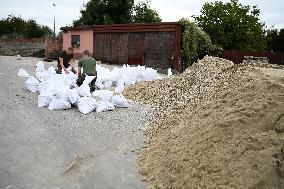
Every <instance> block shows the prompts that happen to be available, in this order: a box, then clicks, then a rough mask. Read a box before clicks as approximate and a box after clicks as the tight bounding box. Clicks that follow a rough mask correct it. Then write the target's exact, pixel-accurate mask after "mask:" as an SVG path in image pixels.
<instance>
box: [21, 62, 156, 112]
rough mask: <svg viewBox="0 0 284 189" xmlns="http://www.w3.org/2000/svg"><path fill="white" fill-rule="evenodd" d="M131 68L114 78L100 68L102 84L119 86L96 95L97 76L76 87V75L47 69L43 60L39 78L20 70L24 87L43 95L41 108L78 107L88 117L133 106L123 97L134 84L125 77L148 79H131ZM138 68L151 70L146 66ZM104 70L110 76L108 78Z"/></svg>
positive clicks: (106, 70) (115, 75)
mask: <svg viewBox="0 0 284 189" xmlns="http://www.w3.org/2000/svg"><path fill="white" fill-rule="evenodd" d="M128 69H129V70H135V69H133V68H130V67H127V66H125V67H124V68H123V69H122V70H120V71H119V70H118V68H115V69H114V72H113V73H116V74H114V75H112V74H111V72H110V71H109V70H108V69H106V68H102V67H100V68H99V70H98V75H100V77H101V78H104V79H103V81H104V84H103V83H102V85H103V86H110V84H107V82H109V83H112V84H113V83H115V84H116V88H115V91H109V90H98V91H95V92H93V93H91V92H90V87H89V84H90V82H91V81H92V80H93V79H94V76H86V78H85V80H84V82H83V84H82V85H81V86H80V87H78V86H77V84H76V81H77V78H78V77H77V75H76V74H74V73H72V72H69V73H68V74H65V72H62V73H63V74H57V73H56V71H55V68H54V67H49V68H48V69H47V70H46V69H45V68H44V63H43V62H41V61H39V62H38V63H37V64H36V77H34V76H30V75H29V74H28V73H27V72H26V71H25V70H24V69H22V68H21V69H19V72H18V76H20V77H22V78H27V80H26V82H25V87H24V88H25V89H26V90H28V91H30V92H34V93H35V92H38V93H39V95H38V107H48V109H49V110H66V109H70V108H71V107H72V106H74V107H77V108H78V110H79V111H80V112H81V113H83V114H88V113H90V112H93V111H96V112H105V111H111V110H114V109H115V108H127V107H129V104H128V102H127V100H126V99H125V98H124V96H123V95H122V92H123V90H124V85H125V84H126V83H130V82H126V79H125V78H128V80H129V81H130V80H132V82H134V83H135V82H138V80H139V81H142V80H143V79H147V77H148V76H147V77H144V78H143V77H142V76H141V75H140V76H139V77H138V76H137V75H135V74H134V75H133V77H135V78H131V76H130V73H128V71H129V70H128ZM137 69H145V70H147V69H146V68H145V67H144V68H142V67H140V68H137ZM102 70H103V71H102ZM127 70H128V71H127ZM101 71H102V72H103V73H106V74H105V75H104V74H103V73H101ZM121 71H122V72H121ZM109 72H110V74H109ZM146 72H149V73H150V72H151V74H152V78H154V77H155V72H153V71H152V70H148V71H146ZM121 73H124V75H125V74H126V75H127V74H128V76H123V77H122V76H121V75H120V74H121ZM151 74H150V75H151ZM111 75H112V76H111ZM146 75H147V74H146ZM149 77H150V76H149ZM149 77H148V78H149ZM123 78H124V79H123ZM129 78H131V79H129ZM137 78H140V79H137ZM101 81H102V80H101ZM99 82H100V81H99ZM105 84H107V85H105Z"/></svg>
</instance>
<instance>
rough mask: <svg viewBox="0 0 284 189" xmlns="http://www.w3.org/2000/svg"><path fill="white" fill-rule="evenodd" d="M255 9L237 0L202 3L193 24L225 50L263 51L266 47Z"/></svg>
mask: <svg viewBox="0 0 284 189" xmlns="http://www.w3.org/2000/svg"><path fill="white" fill-rule="evenodd" d="M259 14H260V10H259V9H258V8H257V6H253V7H252V8H251V7H250V6H243V5H242V4H241V3H239V2H238V0H231V1H230V2H228V3H223V2H221V1H216V2H213V3H205V4H204V5H203V7H202V10H201V15H199V16H193V17H194V19H195V22H196V23H197V25H198V26H199V27H201V28H202V29H203V31H205V32H206V33H207V34H208V35H209V36H210V37H211V39H212V42H213V44H217V45H219V46H221V47H222V48H224V49H228V50H263V49H265V47H266V41H265V29H264V24H263V23H260V20H259Z"/></svg>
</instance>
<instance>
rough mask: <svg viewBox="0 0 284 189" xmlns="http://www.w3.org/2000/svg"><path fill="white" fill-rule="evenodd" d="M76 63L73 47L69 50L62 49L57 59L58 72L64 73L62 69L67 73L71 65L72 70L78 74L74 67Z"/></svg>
mask: <svg viewBox="0 0 284 189" xmlns="http://www.w3.org/2000/svg"><path fill="white" fill-rule="evenodd" d="M73 65H74V59H73V48H72V47H69V48H68V49H67V50H64V51H62V52H61V53H60V54H59V58H58V61H57V67H58V70H57V73H58V74H60V73H62V69H63V70H64V72H65V73H69V72H68V70H67V69H68V68H69V67H70V71H72V72H73V73H75V74H76V70H75V69H74V67H73Z"/></svg>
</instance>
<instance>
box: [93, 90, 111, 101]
mask: <svg viewBox="0 0 284 189" xmlns="http://www.w3.org/2000/svg"><path fill="white" fill-rule="evenodd" d="M93 96H94V97H99V98H100V99H101V100H105V101H107V100H110V99H111V97H112V96H113V92H112V91H109V90H96V91H94V92H93Z"/></svg>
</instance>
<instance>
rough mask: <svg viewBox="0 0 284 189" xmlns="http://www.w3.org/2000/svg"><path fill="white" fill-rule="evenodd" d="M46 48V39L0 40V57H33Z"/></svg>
mask: <svg viewBox="0 0 284 189" xmlns="http://www.w3.org/2000/svg"><path fill="white" fill-rule="evenodd" d="M44 48H45V43H44V38H15V39H12V38H7V39H0V55H7V56H14V55H21V56H32V55H33V54H34V53H36V52H38V51H41V50H43V49H44Z"/></svg>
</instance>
